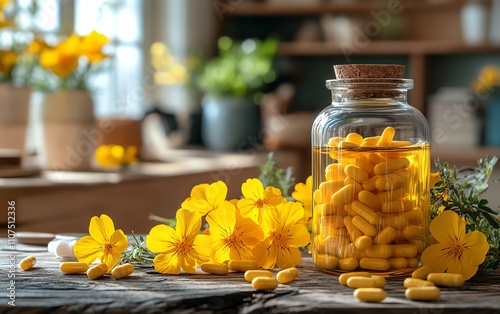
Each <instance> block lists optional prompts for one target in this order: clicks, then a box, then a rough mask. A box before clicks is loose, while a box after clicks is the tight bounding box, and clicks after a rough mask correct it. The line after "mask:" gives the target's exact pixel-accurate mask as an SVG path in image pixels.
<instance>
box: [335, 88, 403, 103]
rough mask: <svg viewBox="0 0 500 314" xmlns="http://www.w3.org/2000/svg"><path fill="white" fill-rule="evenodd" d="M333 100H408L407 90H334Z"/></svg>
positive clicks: (340, 101)
mask: <svg viewBox="0 0 500 314" xmlns="http://www.w3.org/2000/svg"><path fill="white" fill-rule="evenodd" d="M332 101H333V102H337V103H342V102H352V101H370V102H374V101H375V102H376V101H384V102H389V103H390V102H404V103H406V102H407V101H408V91H407V90H363V89H357V90H345V89H343V90H341V89H334V90H332Z"/></svg>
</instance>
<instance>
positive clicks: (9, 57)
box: [0, 50, 18, 77]
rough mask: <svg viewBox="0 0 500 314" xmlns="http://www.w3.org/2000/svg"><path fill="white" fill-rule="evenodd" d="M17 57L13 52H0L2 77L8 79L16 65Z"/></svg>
mask: <svg viewBox="0 0 500 314" xmlns="http://www.w3.org/2000/svg"><path fill="white" fill-rule="evenodd" d="M17 59H18V55H17V53H16V52H14V51H10V50H0V73H1V74H2V76H4V77H10V75H11V72H12V69H14V67H15V66H16V64H17Z"/></svg>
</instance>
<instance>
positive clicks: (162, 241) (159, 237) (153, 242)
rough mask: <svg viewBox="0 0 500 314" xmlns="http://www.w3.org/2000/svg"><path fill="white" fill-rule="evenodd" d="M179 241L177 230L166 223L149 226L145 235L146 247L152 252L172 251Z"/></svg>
mask: <svg viewBox="0 0 500 314" xmlns="http://www.w3.org/2000/svg"><path fill="white" fill-rule="evenodd" d="M179 242H180V239H179V238H178V235H177V232H175V230H174V229H173V228H171V227H169V226H167V225H157V226H155V227H153V228H151V230H150V231H149V234H148V236H147V237H146V247H147V248H148V250H150V251H151V252H153V253H165V252H172V251H173V250H175V246H176V244H177V243H179Z"/></svg>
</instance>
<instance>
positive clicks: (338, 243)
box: [318, 236, 350, 255]
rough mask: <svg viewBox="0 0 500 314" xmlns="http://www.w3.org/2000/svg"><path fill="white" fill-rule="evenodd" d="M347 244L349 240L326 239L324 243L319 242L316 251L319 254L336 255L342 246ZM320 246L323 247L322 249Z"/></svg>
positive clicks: (338, 237)
mask: <svg viewBox="0 0 500 314" xmlns="http://www.w3.org/2000/svg"><path fill="white" fill-rule="evenodd" d="M349 242H350V241H349V238H347V237H343V236H333V237H326V239H325V240H324V241H320V243H319V248H318V251H319V253H326V254H332V255H338V251H339V249H340V248H341V247H342V246H343V245H347V244H349ZM322 246H324V249H323V248H322Z"/></svg>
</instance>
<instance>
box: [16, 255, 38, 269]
mask: <svg viewBox="0 0 500 314" xmlns="http://www.w3.org/2000/svg"><path fill="white" fill-rule="evenodd" d="M35 264H36V257H34V256H33V255H30V256H27V257H25V258H24V259H23V260H22V261H21V262H20V263H19V267H21V269H22V270H28V269H31V268H33V266H35Z"/></svg>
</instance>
